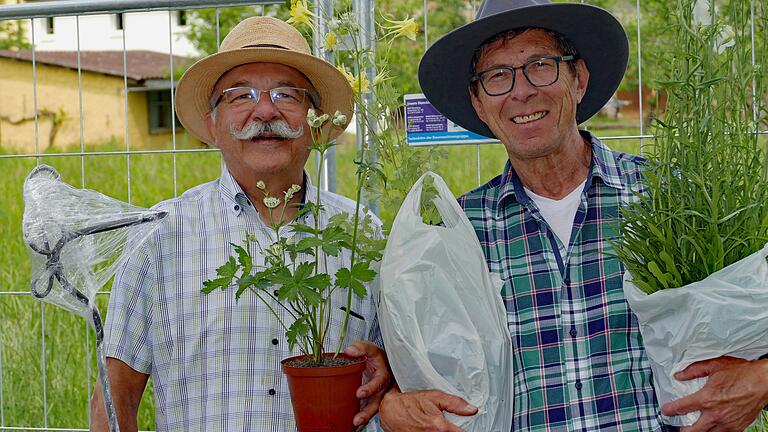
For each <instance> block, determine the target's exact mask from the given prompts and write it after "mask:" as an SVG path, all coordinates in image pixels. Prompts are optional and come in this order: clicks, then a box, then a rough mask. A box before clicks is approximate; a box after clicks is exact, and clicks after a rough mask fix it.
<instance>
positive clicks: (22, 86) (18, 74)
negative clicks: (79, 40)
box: [0, 59, 199, 153]
mask: <svg viewBox="0 0 768 432" xmlns="http://www.w3.org/2000/svg"><path fill="white" fill-rule="evenodd" d="M32 82H33V75H32V64H31V63H30V62H26V61H16V60H11V59H0V95H2V96H1V97H0V151H3V152H23V153H33V152H44V151H46V150H49V149H52V148H53V149H57V150H61V149H65V148H71V146H73V145H74V146H79V145H80V97H79V94H78V84H79V83H78V77H77V71H75V70H71V69H66V68H62V67H57V66H48V65H43V64H38V65H37V101H38V106H37V110H38V137H39V138H38V140H37V142H38V144H37V146H36V139H35V112H34V93H33V85H32ZM82 88H83V92H82V95H83V141H84V142H85V143H86V144H88V145H91V144H95V145H99V144H104V143H112V144H117V145H118V146H123V145H124V143H125V110H124V103H125V102H124V97H123V94H124V92H123V88H124V84H123V79H122V78H121V77H114V76H108V75H102V74H96V73H91V72H85V71H84V72H82ZM128 111H129V115H128V134H129V142H130V147H131V149H143V148H171V147H172V145H171V134H170V133H165V132H163V133H150V132H149V125H148V122H149V119H148V114H147V98H146V94H145V93H142V92H129V99H128ZM186 135H187V134H186V132H184V131H183V130H179V129H177V135H176V136H177V143H179V144H183V143H188V144H190V145H196V144H199V143H198V142H197V141H195V140H192V139H190V138H188V137H187V136H186ZM190 141H192V142H190Z"/></svg>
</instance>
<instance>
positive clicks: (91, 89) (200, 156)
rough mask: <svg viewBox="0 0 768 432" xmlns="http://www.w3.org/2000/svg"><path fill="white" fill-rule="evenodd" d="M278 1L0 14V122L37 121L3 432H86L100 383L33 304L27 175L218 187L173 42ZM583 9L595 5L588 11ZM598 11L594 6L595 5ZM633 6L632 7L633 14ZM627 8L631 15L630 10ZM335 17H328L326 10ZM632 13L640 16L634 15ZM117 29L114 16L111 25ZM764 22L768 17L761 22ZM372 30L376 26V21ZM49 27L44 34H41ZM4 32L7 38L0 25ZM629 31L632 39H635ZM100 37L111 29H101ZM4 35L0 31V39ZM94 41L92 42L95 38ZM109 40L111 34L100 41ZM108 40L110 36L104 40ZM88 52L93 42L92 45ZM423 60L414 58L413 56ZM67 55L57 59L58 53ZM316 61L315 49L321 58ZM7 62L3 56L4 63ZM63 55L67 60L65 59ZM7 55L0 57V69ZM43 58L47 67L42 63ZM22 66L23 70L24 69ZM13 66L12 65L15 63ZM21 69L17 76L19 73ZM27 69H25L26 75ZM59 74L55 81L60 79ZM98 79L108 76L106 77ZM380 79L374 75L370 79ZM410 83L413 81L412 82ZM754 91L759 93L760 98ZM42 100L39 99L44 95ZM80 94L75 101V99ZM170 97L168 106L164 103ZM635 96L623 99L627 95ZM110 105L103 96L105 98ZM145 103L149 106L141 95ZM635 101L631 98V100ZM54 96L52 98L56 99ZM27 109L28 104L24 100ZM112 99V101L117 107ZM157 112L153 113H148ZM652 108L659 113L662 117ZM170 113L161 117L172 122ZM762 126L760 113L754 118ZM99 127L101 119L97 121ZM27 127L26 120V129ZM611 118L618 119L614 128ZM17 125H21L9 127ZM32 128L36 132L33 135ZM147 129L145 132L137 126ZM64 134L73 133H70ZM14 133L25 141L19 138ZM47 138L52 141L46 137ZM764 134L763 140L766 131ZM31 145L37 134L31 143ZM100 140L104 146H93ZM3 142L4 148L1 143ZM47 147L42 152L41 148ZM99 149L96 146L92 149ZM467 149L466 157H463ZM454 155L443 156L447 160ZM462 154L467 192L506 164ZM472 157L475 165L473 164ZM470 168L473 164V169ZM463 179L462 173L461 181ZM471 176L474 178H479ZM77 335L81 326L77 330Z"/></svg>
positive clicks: (6, 205) (60, 322)
mask: <svg viewBox="0 0 768 432" xmlns="http://www.w3.org/2000/svg"><path fill="white" fill-rule="evenodd" d="M276 3H283V2H282V1H280V0H262V1H253V0H244V1H238V0H228V1H211V0H175V1H169V0H120V1H116V0H74V1H52V2H30V3H20V4H6V5H0V24H3V23H4V22H7V23H11V22H18V23H21V24H19V25H20V26H21V27H22V28H26V29H28V34H27V37H28V40H29V42H30V46H29V52H30V53H31V57H30V58H29V59H28V62H29V63H30V64H31V68H30V74H29V75H28V76H23V75H14V76H13V77H10V76H9V75H8V74H5V75H4V74H3V73H2V72H1V71H0V121H2V120H3V118H2V116H3V115H4V113H3V108H6V109H7V108H8V107H9V106H10V105H12V104H31V105H32V109H31V111H32V112H33V115H32V117H31V119H25V120H24V121H22V122H21V123H22V126H24V127H26V129H25V131H26V132H24V131H22V132H21V134H22V135H23V134H24V133H26V138H25V139H24V142H25V144H24V145H21V144H18V143H17V146H16V147H14V148H7V147H6V142H7V141H8V140H9V139H10V138H9V128H10V129H12V127H9V126H6V127H5V128H2V127H0V170H2V171H3V176H4V178H5V179H7V180H4V182H3V183H4V186H3V188H6V190H5V191H3V195H2V196H4V197H5V198H4V199H5V200H6V201H5V202H3V205H2V206H1V207H3V209H0V234H2V235H0V238H2V239H3V240H4V242H3V244H2V245H0V260H2V262H6V263H9V264H8V265H7V266H6V267H5V268H2V269H0V430H8V431H22V430H24V431H86V430H88V429H87V425H88V418H89V414H90V413H89V404H88V401H89V400H90V397H91V388H92V385H93V382H94V379H95V378H94V374H93V371H92V369H93V367H94V365H95V360H94V358H93V351H92V346H91V344H92V341H91V339H92V337H91V336H92V335H91V333H90V331H89V328H88V326H87V325H84V324H82V323H80V322H78V321H76V319H75V318H73V317H68V316H66V315H65V313H64V312H62V311H58V310H53V308H46V307H45V305H43V304H39V305H37V304H35V302H34V300H33V298H32V296H31V295H30V293H29V291H27V290H26V288H27V285H28V273H29V266H28V264H27V263H26V261H27V258H26V257H27V254H26V250H25V249H24V247H23V244H22V242H21V235H20V225H21V220H20V218H21V208H22V205H23V203H22V202H21V197H20V195H21V184H22V182H23V179H24V176H25V174H26V173H27V172H28V171H29V170H30V168H32V167H33V166H35V165H38V164H40V163H49V164H52V165H54V166H57V168H58V167H62V169H61V171H62V172H63V173H64V174H65V178H66V179H67V180H68V181H70V183H72V184H79V185H80V186H81V187H83V188H86V187H91V188H98V189H99V190H100V191H102V192H104V193H107V194H110V195H112V196H115V197H117V198H120V199H124V200H126V201H128V202H131V203H134V204H137V205H144V206H150V205H152V204H154V203H155V202H157V201H160V200H161V199H165V198H169V197H171V196H176V195H178V194H179V193H181V192H183V191H184V190H185V189H187V188H189V187H191V186H193V185H195V184H198V183H200V182H202V181H205V180H208V179H212V178H214V177H216V176H217V175H218V171H219V155H218V151H217V150H216V149H211V148H207V147H203V146H199V145H197V144H195V143H194V142H193V141H192V140H191V139H190V138H189V137H188V136H187V135H186V134H185V133H184V131H183V130H179V128H177V124H176V121H175V120H174V118H175V113H174V112H173V103H174V98H175V94H174V89H175V84H176V80H177V78H178V76H179V74H178V73H177V72H178V71H179V67H180V65H179V64H178V63H177V62H176V60H175V54H174V53H176V54H178V49H177V43H178V40H179V38H178V34H175V33H174V29H175V28H176V27H178V26H177V22H178V21H179V20H180V18H179V17H180V16H182V15H183V14H184V13H186V11H189V10H208V9H211V10H213V13H212V15H211V14H208V15H204V16H206V17H208V18H209V19H211V20H213V23H212V25H211V27H212V28H213V31H214V32H215V37H214V43H215V46H218V43H219V42H220V41H221V39H222V38H223V36H224V32H223V31H222V28H221V23H220V18H221V17H222V15H224V14H229V12H230V11H231V10H232V8H236V7H254V8H257V9H254V13H261V14H264V13H266V10H267V7H271V6H269V5H271V4H276ZM333 3H334V2H333V1H332V0H325V1H319V2H318V4H317V5H316V8H317V9H316V10H318V11H319V10H323V8H325V9H324V10H332V8H333ZM355 3H356V4H359V5H358V7H365V8H367V10H368V11H371V13H372V11H373V10H375V9H376V7H377V4H376V3H377V2H376V1H374V0H355ZM438 3H439V2H434V1H429V0H423V3H422V4H421V7H422V8H423V10H422V11H421V12H420V14H421V16H422V22H423V29H422V30H423V31H422V37H423V50H426V49H427V47H428V46H429V44H430V43H432V42H434V40H436V39H437V37H438V36H439V35H438V34H435V32H434V31H433V28H432V27H433V26H432V25H431V24H432V23H431V22H430V10H433V8H434V7H437V6H436V4H438ZM582 3H592V2H587V1H582ZM598 3H599V2H598ZM619 3H621V5H622V9H621V10H618V11H612V12H615V13H617V14H623V13H627V10H629V13H634V22H635V28H634V29H631V28H630V29H628V34H630V37H631V38H633V39H634V41H633V44H634V46H635V47H636V53H635V54H636V55H635V57H634V58H633V59H631V62H632V63H634V66H635V67H634V68H632V74H634V76H632V77H631V79H634V80H635V81H636V83H637V84H636V87H637V90H636V93H637V97H636V98H634V99H636V102H634V103H635V104H636V106H635V107H632V108H634V109H633V110H628V113H627V114H626V115H625V117H624V118H625V119H629V120H624V121H620V122H616V121H612V122H604V123H602V124H601V123H598V122H589V123H587V125H586V127H587V128H590V129H592V130H593V131H595V133H596V134H597V135H598V136H599V137H600V138H601V139H603V140H606V141H608V142H609V145H614V144H615V145H616V146H618V147H620V148H627V149H634V150H635V151H637V150H639V148H640V147H641V146H642V145H643V144H644V141H645V140H647V139H650V138H652V135H650V134H648V133H647V124H646V122H647V118H648V114H649V108H648V106H647V105H644V104H647V103H648V102H647V101H648V100H649V99H648V98H647V94H646V92H647V91H648V90H647V88H646V86H645V85H644V78H643V42H644V38H645V37H646V35H644V34H643V31H642V29H643V23H644V22H643V19H644V18H643V16H642V14H641V10H642V4H641V1H640V0H636V2H635V4H634V5H632V3H633V2H632V1H631V0H627V1H624V2H619ZM755 3H756V2H755V0H750V11H751V24H752V34H753V35H754V34H755V23H756V21H757V18H756V16H757V15H758V14H760V13H766V6H765V5H756V4H755ZM479 5H480V1H479V0H466V1H464V6H465V12H466V14H467V18H469V17H471V16H474V12H475V11H476V10H477V8H478V7H479ZM629 6H632V7H629ZM628 7H629V8H628ZM329 8H330V9H329ZM632 9H633V10H632ZM147 13H162V14H167V16H166V17H164V21H165V25H166V26H167V39H166V40H165V41H154V42H153V44H154V49H153V50H156V51H162V52H163V53H164V54H165V55H166V56H167V58H166V59H165V60H164V69H163V70H164V73H166V74H167V77H168V78H167V79H166V78H162V79H158V78H152V79H148V80H146V82H145V83H143V84H141V83H137V82H136V80H135V79H134V78H133V77H132V76H131V73H130V70H129V65H130V64H131V62H130V54H131V52H132V51H133V50H134V49H132V44H134V42H135V41H134V39H135V36H136V35H137V34H138V33H141V32H144V31H148V30H149V29H147V28H142V27H141V26H140V27H131V26H130V23H131V22H132V20H134V19H137V21H133V22H136V23H138V22H139V21H138V19H141V17H142V16H145V15H146V14H147ZM104 16H114V17H118V16H119V21H117V22H119V23H123V24H124V25H123V26H122V28H120V29H113V30H110V32H109V38H112V39H115V40H117V45H118V47H119V49H118V50H117V51H118V55H117V56H116V57H115V58H116V59H117V60H116V62H115V65H116V66H117V67H118V68H119V70H117V71H111V72H110V73H111V74H112V75H109V76H110V77H111V78H110V79H111V80H113V81H114V80H117V81H118V82H119V84H118V85H117V87H114V86H113V87H110V89H111V91H113V93H114V92H117V93H114V94H117V96H114V94H113V95H112V96H114V97H113V100H112V101H111V102H109V103H104V102H103V100H104V99H103V98H100V97H99V92H100V91H102V92H104V91H106V90H104V88H105V87H104V86H101V87H99V86H93V85H92V84H93V83H94V82H95V81H97V80H102V81H103V80H106V78H104V76H105V75H104V72H103V71H102V72H93V71H92V70H90V69H89V68H86V67H84V64H83V62H84V57H85V56H86V55H88V53H89V52H90V51H91V50H86V49H84V48H83V46H82V45H83V43H84V42H86V40H84V37H83V30H84V28H85V27H86V26H91V25H93V23H94V22H95V21H93V19H94V18H95V17H104ZM67 19H73V20H74V21H73V27H72V28H73V29H74V37H73V38H71V39H73V40H74V45H70V46H69V47H68V48H67V49H65V50H64V51H68V52H70V53H74V58H75V62H74V65H71V64H70V65H68V66H61V67H62V70H65V69H67V68H68V70H70V71H71V70H74V74H75V75H74V78H72V77H64V76H63V75H62V74H61V73H60V74H59V76H55V71H53V69H52V67H51V60H50V59H49V58H48V56H49V55H50V53H51V52H52V51H50V50H45V49H40V48H42V45H44V44H45V43H49V42H50V40H51V35H50V34H49V31H53V33H55V27H56V25H57V23H62V25H63V23H65V22H67V21H65V20H67ZM116 19H117V18H116ZM762 19H765V17H764V16H763V17H762ZM369 24H370V23H369ZM46 26H49V27H46ZM0 30H1V31H5V30H3V28H2V27H0ZM631 30H634V31H631ZM102 31H104V30H102ZM1 35H2V33H1V32H0V36H1ZM90 35H91V33H88V36H86V39H87V38H90V37H92V36H90ZM105 35H106V33H105ZM104 37H107V36H104ZM88 42H89V44H90V42H91V41H90V40H88ZM757 48H758V46H756V41H755V38H754V37H753V38H752V58H751V59H752V63H753V65H754V64H755V63H756V57H755V52H756V49H757ZM416 51H418V50H416ZM55 52H59V53H60V52H61V51H55ZM316 52H317V51H316ZM422 52H423V51H421V52H413V53H412V55H411V56H410V59H411V61H413V62H417V61H418V58H419V57H420V56H421V54H422ZM10 55H11V54H9V53H6V54H5V55H4V56H5V57H8V56H10ZM61 55H63V54H61ZM2 58H3V57H0V61H2ZM41 59H42V60H41ZM19 61H20V60H19ZM19 61H17V62H16V63H13V64H14V65H15V67H17V66H18V64H17V63H19ZM9 65H11V62H10V61H8V62H6V63H4V66H3V67H10V66H9ZM14 70H15V71H18V70H20V69H14ZM25 70H26V69H25ZM59 72H60V71H59ZM99 73H101V75H99ZM371 76H373V75H371ZM412 79H414V80H415V79H416V78H415V77H413V78H412ZM2 80H7V81H9V82H10V81H13V83H14V87H12V86H9V85H7V84H6V85H5V87H3V83H2ZM754 85H755V84H754V83H752V86H753V87H752V94H753V95H754V97H759V95H756V91H755V87H754ZM30 88H31V98H28V99H23V98H20V97H17V95H15V93H16V92H28V90H29V89H30ZM41 88H44V89H45V92H44V93H42V94H41V92H40V89H41ZM72 88H74V89H76V90H77V91H76V92H72V91H71V89H72ZM57 92H58V93H64V94H65V95H64V96H63V97H65V98H69V99H74V100H76V102H74V103H73V104H72V105H73V106H75V112H76V114H74V115H76V116H77V121H76V122H75V123H74V125H72V124H71V123H72V122H71V117H72V116H73V114H72V113H69V112H56V111H55V110H51V109H50V105H51V103H52V102H51V100H52V99H54V98H55V97H57V96H55V95H56V94H57ZM149 93H156V94H155V96H153V97H156V98H161V99H157V100H150V99H147V98H144V97H143V96H147V95H148V94H149ZM166 94H167V99H163V98H166ZM629 94H630V93H625V95H629ZM102 96H103V95H102ZM139 96H142V97H139ZM625 97H629V96H625ZM49 98H50V99H49ZM22 99H23V100H22ZM115 100H117V102H115ZM150 103H155V105H152V106H154V107H155V108H151V107H149V105H150ZM616 103H617V104H618V105H617V106H616V116H617V117H620V115H621V114H620V110H621V107H622V106H623V105H621V101H620V100H618V101H616ZM136 107H144V109H145V110H149V111H151V110H152V109H154V110H155V111H151V113H153V114H156V115H157V117H156V118H154V119H150V118H149V115H150V114H149V113H144V114H143V115H145V116H147V117H148V118H147V119H145V120H141V121H139V120H137V118H135V117H136V116H137V115H135V113H134V112H133V111H132V110H133V109H135V108H136ZM161 109H165V110H166V111H167V110H169V111H170V112H169V116H166V117H167V118H166V117H162V116H161V115H159V114H158V113H159V112H160V110H161ZM653 109H656V108H655V107H654V108H653ZM105 110H112V111H114V113H112V115H109V116H107V117H104V118H108V121H109V124H102V125H96V124H93V123H90V122H89V121H90V120H89V118H90V117H94V116H97V114H98V113H99V112H101V111H105ZM166 111H163V112H166ZM754 115H755V117H757V116H758V115H759V113H758V112H757V110H755V114H754ZM100 118H101V117H100ZM5 120H7V121H8V122H10V123H11V124H13V127H19V123H18V122H19V120H18V119H10V120H8V119H5ZM27 120H28V121H27ZM614 120H615V119H614ZM152 121H157V122H159V123H160V124H159V125H155V126H157V127H155V128H154V130H153V131H152V132H150V133H148V134H147V133H140V132H137V129H138V128H139V127H140V126H141V127H144V128H148V127H151V125H150V123H151V122H152ZM14 122H16V123H14ZM29 124H31V125H32V126H31V128H30V127H29V126H28V125H29ZM137 124H140V126H137ZM67 128H69V129H67ZM100 129H109V133H107V134H103V133H101V132H103V131H102V130H100ZM17 132H18V131H17ZM46 133H47V135H46ZM759 133H761V134H766V131H759ZM57 134H58V135H59V136H63V135H65V134H69V136H71V137H74V139H73V140H72V144H73V145H70V146H66V147H57V146H55V145H51V144H52V143H54V139H53V138H55V137H56V135H57ZM29 135H32V136H33V139H31V140H30V138H29ZM94 137H99V139H98V140H94ZM4 140H6V141H5V142H4ZM145 140H150V141H152V143H154V144H153V145H154V147H152V146H147V145H146V143H145V142H143V141H145ZM44 141H45V143H44ZM95 141H99V145H94V142H95ZM467 149H469V150H471V151H470V152H469V153H466V150H467ZM454 151H456V150H455V148H450V149H448V152H449V157H451V156H450V154H451V153H450V152H454ZM464 151H465V153H462V155H464V156H461V157H462V158H464V159H465V160H466V162H467V165H468V166H470V168H469V169H468V171H466V173H467V174H464V175H465V177H466V176H470V177H472V183H474V184H476V185H480V184H482V183H483V182H484V181H486V180H487V179H488V178H490V177H492V176H493V175H495V174H496V171H495V168H498V167H499V166H500V165H499V164H498V163H497V164H495V165H491V166H492V167H495V168H488V165H487V164H485V163H483V162H484V161H487V160H488V159H492V158H496V159H498V158H499V157H500V156H502V158H501V159H502V162H503V154H504V153H503V151H499V149H498V146H495V147H494V146H486V145H472V146H467V147H465V148H464ZM467 155H471V156H469V157H466V156H467ZM471 159H474V160H471ZM192 160H197V161H199V160H203V161H204V165H205V167H206V168H204V169H200V167H201V164H200V163H196V164H195V165H190V161H192ZM335 166H337V165H334V164H329V166H328V172H327V178H328V183H331V184H333V181H332V180H333V179H335V178H336V174H337V173H336V168H335ZM462 172H464V171H462ZM473 174H474V175H473ZM107 297H108V293H102V295H100V296H99V298H100V300H101V305H102V309H104V307H103V306H105V305H106V298H107ZM81 326H82V327H81ZM151 397H152V392H151V388H150V391H148V392H147V394H146V395H145V400H150V404H143V408H142V412H141V413H140V416H141V418H142V419H144V424H150V425H151V424H153V421H152V411H151V407H149V408H147V407H146V405H151Z"/></svg>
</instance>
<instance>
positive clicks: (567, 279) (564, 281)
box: [563, 278, 571, 285]
mask: <svg viewBox="0 0 768 432" xmlns="http://www.w3.org/2000/svg"><path fill="white" fill-rule="evenodd" d="M563 284H564V285H570V284H571V278H565V279H563Z"/></svg>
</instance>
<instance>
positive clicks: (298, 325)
mask: <svg viewBox="0 0 768 432" xmlns="http://www.w3.org/2000/svg"><path fill="white" fill-rule="evenodd" d="M306 320H307V317H306V316H300V317H299V318H298V319H296V321H294V322H293V324H291V326H290V327H289V328H288V330H286V332H285V337H286V339H288V348H289V349H290V350H293V349H294V348H295V347H296V344H298V342H299V340H300V339H306V338H307V335H308V334H309V324H307V321H306Z"/></svg>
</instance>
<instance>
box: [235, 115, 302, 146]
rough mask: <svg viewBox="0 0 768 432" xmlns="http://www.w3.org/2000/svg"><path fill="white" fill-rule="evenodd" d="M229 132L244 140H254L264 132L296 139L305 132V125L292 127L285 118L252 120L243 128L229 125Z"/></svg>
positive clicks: (237, 138)
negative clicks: (266, 120)
mask: <svg viewBox="0 0 768 432" xmlns="http://www.w3.org/2000/svg"><path fill="white" fill-rule="evenodd" d="M229 134H230V135H232V138H234V139H236V140H243V141H246V140H252V139H254V138H257V137H259V136H261V135H264V134H269V136H270V137H275V136H277V137H279V138H287V139H295V138H298V137H300V136H302V135H303V134H304V126H303V125H299V127H298V128H296V129H291V127H290V126H288V123H286V122H285V121H283V120H272V121H268V122H262V121H251V122H248V124H246V125H245V126H243V127H242V128H241V129H238V128H237V126H235V125H233V124H232V125H229Z"/></svg>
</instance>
